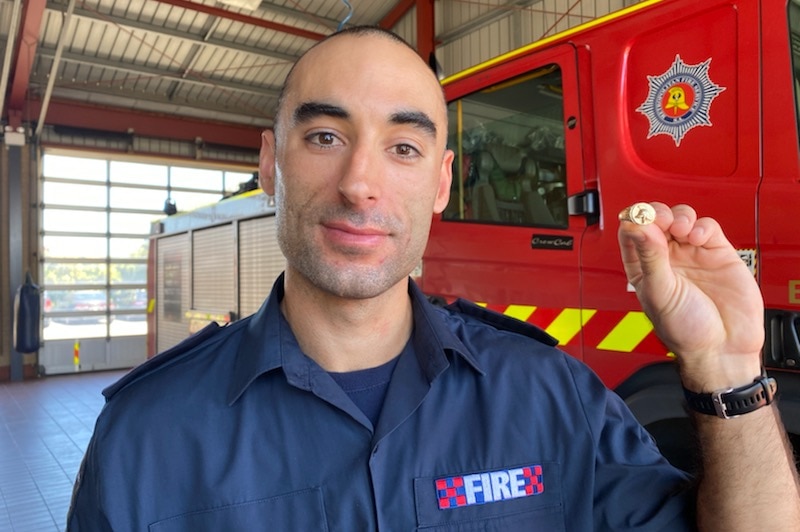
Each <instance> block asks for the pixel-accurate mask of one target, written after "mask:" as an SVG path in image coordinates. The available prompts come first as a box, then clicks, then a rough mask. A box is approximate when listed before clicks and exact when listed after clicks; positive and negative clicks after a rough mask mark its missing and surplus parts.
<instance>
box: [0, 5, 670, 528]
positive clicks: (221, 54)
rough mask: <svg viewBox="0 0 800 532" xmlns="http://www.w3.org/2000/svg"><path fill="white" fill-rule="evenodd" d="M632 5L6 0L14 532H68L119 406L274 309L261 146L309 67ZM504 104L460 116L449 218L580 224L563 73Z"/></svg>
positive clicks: (520, 39) (1, 449)
mask: <svg viewBox="0 0 800 532" xmlns="http://www.w3.org/2000/svg"><path fill="white" fill-rule="evenodd" d="M636 4H638V2H636V1H635V0H578V1H577V2H551V1H547V0H521V1H517V0H508V1H506V0H497V1H491V2H489V1H487V2H473V1H468V0H386V1H383V2H362V3H356V2H348V1H347V0H310V1H306V2H299V3H298V2H293V1H284V0H218V1H217V0H130V1H129V0H0V58H1V59H0V64H2V71H1V72H0V121H1V122H2V131H0V213H1V216H0V265H2V266H1V267H0V531H5V530H8V531H15V532H28V531H37V532H38V531H52V530H64V529H65V525H66V515H67V512H68V507H69V503H70V496H71V490H72V486H73V483H74V481H75V478H76V475H77V472H78V468H79V466H80V461H81V458H82V456H83V453H84V451H85V449H86V446H87V444H88V442H89V438H90V437H91V434H92V430H93V426H94V421H95V419H96V417H97V415H98V413H99V412H100V410H101V409H102V406H103V397H102V395H101V394H100V392H101V390H102V389H103V388H104V387H106V386H108V385H110V384H112V383H113V382H115V381H116V380H117V379H119V378H120V377H121V376H122V375H124V374H125V373H126V372H127V371H129V370H130V369H131V368H133V367H136V366H137V365H139V364H141V363H143V362H145V361H146V360H147V359H148V358H149V357H151V356H153V355H154V354H156V353H158V352H162V351H164V350H165V349H168V348H169V347H172V346H174V345H176V344H177V343H179V342H180V341H182V340H183V339H185V338H186V337H188V336H189V335H190V334H192V333H193V332H195V331H196V330H199V329H200V328H202V327H203V326H204V325H206V324H208V323H209V322H211V321H216V322H218V323H222V324H224V323H228V322H230V321H235V320H237V319H240V318H242V317H245V316H247V315H249V314H252V313H253V312H255V310H256V309H257V308H258V306H259V305H260V304H261V302H262V300H263V299H264V297H265V296H266V295H267V293H268V292H269V289H270V287H271V285H272V282H273V281H274V279H275V277H276V276H277V275H278V274H279V273H280V272H281V271H282V268H283V265H284V262H283V257H282V255H281V254H280V250H279V248H278V247H277V245H276V244H275V243H274V238H272V239H269V238H266V239H265V238H264V235H265V234H266V235H269V234H274V218H273V217H272V216H271V215H272V214H273V213H274V203H273V202H272V199H271V198H269V197H267V196H265V195H264V194H263V193H261V191H260V190H258V189H257V182H256V176H257V163H258V149H259V145H260V133H261V131H262V130H264V129H267V128H270V127H271V126H272V122H273V117H274V113H275V107H276V103H277V98H278V95H279V92H280V88H281V85H282V83H283V81H284V79H285V77H286V75H287V73H288V71H289V69H290V68H291V66H292V64H293V63H294V62H295V61H296V60H297V59H298V58H299V57H300V55H301V54H302V53H303V52H304V51H306V50H308V49H309V48H310V47H311V46H313V45H314V44H315V43H317V42H319V41H320V40H321V39H323V38H324V37H325V36H327V35H330V34H332V33H333V32H335V31H336V30H337V29H339V28H342V27H349V26H352V25H360V24H369V25H378V26H381V27H383V28H386V29H390V30H393V31H395V32H397V33H398V34H399V35H400V36H402V37H403V38H405V39H406V40H407V41H408V42H409V43H411V44H412V45H413V46H414V47H415V48H416V49H417V50H418V52H419V53H420V55H421V56H422V57H423V58H424V59H425V61H426V62H428V63H429V64H430V65H431V67H432V68H434V69H435V70H436V72H437V75H439V76H440V78H445V77H447V76H450V75H452V74H455V73H458V72H461V71H464V70H465V69H468V68H470V67H473V66H475V65H478V64H480V63H482V62H484V61H487V60H489V59H490V58H493V57H496V56H498V55H500V54H504V53H507V52H509V51H511V50H514V49H517V48H519V47H521V46H523V45H526V44H528V43H531V42H534V41H537V40H539V39H544V38H547V37H550V36H553V35H555V34H557V33H559V32H564V31H567V30H569V29H571V28H575V27H577V26H579V25H581V24H587V23H591V22H592V21H594V20H596V19H598V18H601V17H605V16H607V15H609V14H613V13H617V12H619V10H623V9H629V8H632V7H634V6H636ZM497 89H498V90H494V91H483V92H479V93H475V94H473V95H469V96H466V97H465V98H463V99H462V100H460V103H459V107H458V110H457V109H456V107H455V106H451V107H450V113H451V120H452V121H453V122H455V118H456V114H457V113H458V115H459V118H463V125H462V127H461V129H460V130H459V131H458V133H459V135H458V136H459V138H458V139H457V138H456V136H455V135H451V138H450V141H451V142H453V143H456V142H458V143H463V149H464V153H465V156H464V157H463V158H462V164H465V166H464V168H462V169H461V171H462V176H463V177H462V179H460V180H459V181H460V183H461V188H458V189H456V188H454V190H453V196H454V197H455V198H457V199H456V200H454V201H451V203H450V205H449V206H448V207H447V209H446V211H445V212H444V214H443V219H448V220H454V221H477V222H485V223H490V224H520V225H533V226H542V227H552V228H563V227H566V225H567V198H566V193H565V186H566V177H565V164H566V159H565V153H564V135H565V127H566V126H565V124H564V120H563V102H562V90H561V71H560V69H559V67H558V65H547V66H545V67H542V68H540V69H537V70H535V71H534V72H531V73H530V74H529V75H527V76H525V77H524V79H520V80H518V81H517V82H515V83H514V84H513V85H512V86H509V87H498V88H497ZM499 89H507V90H499ZM531 95H535V97H534V96H531ZM455 183H456V180H454V187H455ZM232 231H236V235H237V236H236V238H235V239H234V238H232V237H231V235H232V234H233V233H232ZM264 240H267V242H268V243H267V244H264ZM234 241H235V242H236V245H237V246H238V247H237V248H236V249H234V248H232V247H230V246H232V245H233V242H234ZM232 256H236V262H235V264H232V263H231V262H230V261H229V259H230V257H232ZM240 285H246V286H247V287H248V288H247V289H246V290H244V289H241V290H240V289H239V286H240ZM230 287H233V288H230ZM665 437H669V431H667V434H666V435H665Z"/></svg>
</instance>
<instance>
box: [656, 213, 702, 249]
mask: <svg viewBox="0 0 800 532" xmlns="http://www.w3.org/2000/svg"><path fill="white" fill-rule="evenodd" d="M662 205H663V204H662ZM663 207H664V208H667V209H669V210H670V213H671V214H672V217H671V219H670V220H669V225H668V226H666V227H662V229H664V231H665V233H666V234H667V235H669V236H668V238H669V237H671V238H674V239H675V240H677V241H678V242H685V241H686V239H687V237H688V235H689V234H690V233H691V232H692V230H693V229H694V226H695V223H696V222H697V212H696V211H695V210H694V209H693V208H691V207H690V206H688V205H675V206H674V207H672V208H671V209H670V208H669V207H667V206H666V205H663ZM666 220H667V217H665V218H664V221H665V223H666Z"/></svg>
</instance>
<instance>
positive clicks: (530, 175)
mask: <svg viewBox="0 0 800 532" xmlns="http://www.w3.org/2000/svg"><path fill="white" fill-rule="evenodd" d="M448 112H449V120H450V131H449V138H448V143H449V147H450V149H452V150H453V151H454V152H455V153H456V157H455V159H454V162H453V188H452V190H451V194H450V203H449V205H448V206H447V208H446V209H445V211H444V214H443V219H444V220H461V221H472V222H481V223H493V224H503V225H522V226H545V227H566V226H567V195H566V158H565V153H564V120H563V115H564V112H563V101H562V84H561V70H560V69H559V68H558V66H557V65H548V66H546V67H544V68H540V69H537V70H535V71H533V72H529V73H526V74H524V75H523V76H520V77H518V78H515V79H513V80H510V81H505V82H503V83H500V84H497V85H494V86H491V87H489V88H486V89H484V90H482V91H480V92H476V93H473V94H470V95H469V96H466V97H464V98H461V99H460V100H456V101H454V102H451V103H450V104H449V106H448Z"/></svg>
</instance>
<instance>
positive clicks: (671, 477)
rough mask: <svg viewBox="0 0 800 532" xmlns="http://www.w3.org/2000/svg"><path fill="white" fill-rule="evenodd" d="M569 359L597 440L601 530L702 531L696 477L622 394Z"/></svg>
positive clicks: (598, 525) (596, 499)
mask: <svg viewBox="0 0 800 532" xmlns="http://www.w3.org/2000/svg"><path fill="white" fill-rule="evenodd" d="M567 358H568V362H567V363H568V364H569V365H570V369H571V371H572V373H573V378H574V380H575V385H576V388H577V393H578V395H579V397H580V399H581V404H582V405H583V408H584V412H585V414H586V416H587V421H588V423H589V425H590V428H591V431H592V434H593V438H594V441H595V449H596V459H595V470H594V486H593V489H594V505H593V514H594V521H595V530H614V531H631V532H634V531H636V532H644V531H647V532H655V531H669V532H682V531H694V530H696V524H695V518H694V496H693V489H692V480H691V478H690V476H689V475H688V474H686V473H684V472H683V471H681V470H679V469H677V468H675V467H674V466H672V465H671V464H670V463H669V462H668V461H667V460H666V459H665V458H664V457H663V456H662V455H661V453H660V451H659V450H658V447H657V446H656V444H655V442H654V440H653V438H652V437H651V436H650V434H649V433H648V432H647V431H646V430H645V429H644V427H642V426H641V424H639V422H638V421H637V420H636V418H635V417H634V416H633V414H632V413H631V411H630V410H629V409H628V407H627V405H626V404H625V403H624V401H623V400H622V399H621V398H620V397H619V396H618V395H616V394H615V393H614V392H612V391H610V390H608V389H607V388H606V387H605V385H604V384H603V383H602V382H601V381H600V379H599V378H598V377H597V376H596V375H595V374H594V373H592V371H591V370H589V369H588V368H587V367H585V366H584V365H583V364H581V363H580V362H578V361H577V360H574V359H572V358H571V357H567Z"/></svg>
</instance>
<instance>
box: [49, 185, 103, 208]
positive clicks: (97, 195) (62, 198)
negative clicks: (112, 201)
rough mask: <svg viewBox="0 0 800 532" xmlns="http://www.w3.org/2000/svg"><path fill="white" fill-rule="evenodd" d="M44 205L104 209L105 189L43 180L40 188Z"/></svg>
mask: <svg viewBox="0 0 800 532" xmlns="http://www.w3.org/2000/svg"><path fill="white" fill-rule="evenodd" d="M42 196H43V198H44V204H45V206H47V204H48V203H52V204H54V205H74V206H76V207H105V206H106V187H105V186H95V185H73V184H71V183H53V182H52V181H47V180H45V182H44V186H43V187H42Z"/></svg>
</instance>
